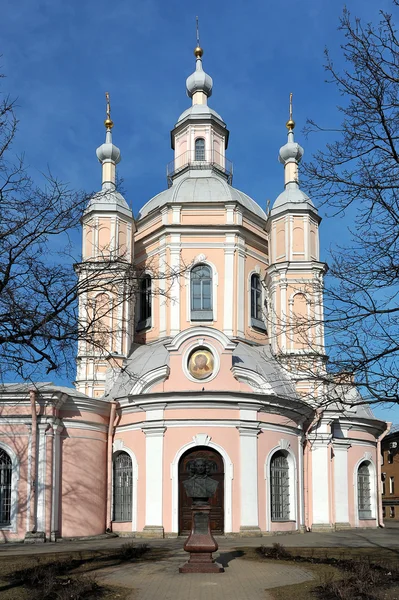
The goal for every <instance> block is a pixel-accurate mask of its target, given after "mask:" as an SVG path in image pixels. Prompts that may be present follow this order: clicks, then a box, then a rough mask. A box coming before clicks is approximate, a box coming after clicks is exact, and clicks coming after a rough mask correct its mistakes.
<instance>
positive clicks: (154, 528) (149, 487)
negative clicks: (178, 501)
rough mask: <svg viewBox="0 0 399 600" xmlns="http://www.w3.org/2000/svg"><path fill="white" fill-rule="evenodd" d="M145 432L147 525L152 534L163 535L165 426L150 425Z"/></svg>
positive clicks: (147, 529) (146, 527) (146, 528)
mask: <svg viewBox="0 0 399 600" xmlns="http://www.w3.org/2000/svg"><path fill="white" fill-rule="evenodd" d="M143 431H144V433H145V467H146V475H145V493H146V498H145V527H144V530H145V531H147V532H148V533H149V534H150V535H151V534H153V535H154V536H160V535H163V519H162V491H163V436H164V433H165V427H149V428H148V429H143Z"/></svg>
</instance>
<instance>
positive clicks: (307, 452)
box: [303, 408, 323, 532]
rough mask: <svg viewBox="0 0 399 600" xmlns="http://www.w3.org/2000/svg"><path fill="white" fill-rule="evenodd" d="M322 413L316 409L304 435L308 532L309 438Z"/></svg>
mask: <svg viewBox="0 0 399 600" xmlns="http://www.w3.org/2000/svg"><path fill="white" fill-rule="evenodd" d="M322 412H323V410H322V409H321V408H316V412H315V416H314V417H313V420H312V422H311V423H310V425H309V426H308V427H307V428H306V431H305V433H304V436H305V452H306V456H305V458H306V460H304V461H303V479H304V483H305V489H304V497H305V531H307V532H309V531H310V525H309V438H308V433H309V431H310V430H311V429H312V427H313V426H314V425H315V423H317V421H319V419H320V415H321V414H322Z"/></svg>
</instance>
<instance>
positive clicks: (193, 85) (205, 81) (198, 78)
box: [186, 17, 213, 104]
mask: <svg viewBox="0 0 399 600" xmlns="http://www.w3.org/2000/svg"><path fill="white" fill-rule="evenodd" d="M196 22H197V46H196V47H195V48H194V56H195V57H196V63H195V71H194V73H192V74H191V75H190V76H189V77H187V80H186V88H187V96H188V97H189V98H192V99H193V104H206V99H207V98H209V97H210V96H211V95H212V87H213V80H212V77H211V76H210V75H208V74H207V73H205V71H204V70H203V68H202V56H203V54H204V51H203V49H202V48H201V46H200V41H199V30H198V17H196ZM197 92H201V93H202V94H204V95H205V98H204V97H203V96H202V94H201V95H200V96H199V97H197V96H196V94H197Z"/></svg>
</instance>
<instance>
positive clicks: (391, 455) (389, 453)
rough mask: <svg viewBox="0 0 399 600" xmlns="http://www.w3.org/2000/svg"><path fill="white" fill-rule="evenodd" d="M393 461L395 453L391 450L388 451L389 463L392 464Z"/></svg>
mask: <svg viewBox="0 0 399 600" xmlns="http://www.w3.org/2000/svg"><path fill="white" fill-rule="evenodd" d="M392 463H393V453H392V452H391V450H389V451H388V464H390V465H392Z"/></svg>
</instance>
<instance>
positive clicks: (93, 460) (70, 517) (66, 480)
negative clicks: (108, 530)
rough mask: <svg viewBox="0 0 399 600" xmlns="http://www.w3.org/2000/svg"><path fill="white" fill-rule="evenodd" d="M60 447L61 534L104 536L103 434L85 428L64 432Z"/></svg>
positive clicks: (104, 440) (104, 445) (68, 535)
mask: <svg viewBox="0 0 399 600" xmlns="http://www.w3.org/2000/svg"><path fill="white" fill-rule="evenodd" d="M61 447H62V459H61V461H62V463H61V464H62V466H61V473H62V491H61V506H60V509H61V511H60V512H61V535H62V536H63V537H70V536H87V535H97V534H100V533H104V531H105V516H106V515H105V513H106V498H107V494H106V477H105V473H106V451H107V444H106V434H103V433H100V432H98V431H95V432H93V431H90V430H84V429H69V431H67V432H65V430H64V432H62V434H61Z"/></svg>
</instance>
